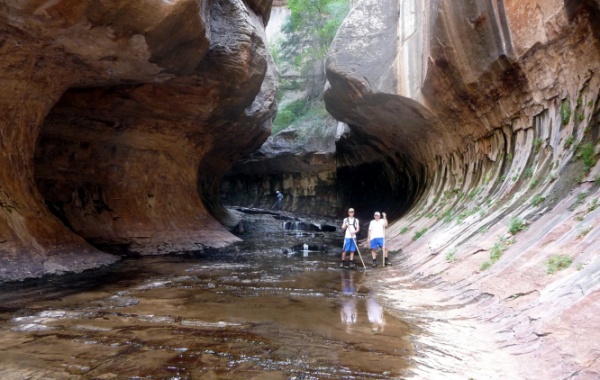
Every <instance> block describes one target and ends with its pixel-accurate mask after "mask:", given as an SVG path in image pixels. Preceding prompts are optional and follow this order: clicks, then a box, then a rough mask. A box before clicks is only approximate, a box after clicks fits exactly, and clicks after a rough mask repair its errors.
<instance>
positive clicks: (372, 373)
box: [0, 234, 410, 380]
mask: <svg viewBox="0 0 600 380" xmlns="http://www.w3.org/2000/svg"><path fill="white" fill-rule="evenodd" d="M277 236H278V237H280V238H281V239H283V240H284V241H286V242H288V241H289V240H290V239H289V237H286V236H285V235H284V234H279V235H277ZM337 238H338V240H339V237H337ZM268 240H270V241H272V242H273V243H274V244H276V245H281V241H280V242H277V239H274V238H273V237H271V238H270V239H268ZM263 248H264V247H263ZM235 250H236V252H235V253H236V254H235V255H234V254H233V252H229V253H227V252H225V253H219V254H217V255H205V256H203V257H181V256H168V257H149V258H143V259H136V260H127V261H125V262H123V263H121V264H120V265H118V266H116V267H113V268H110V269H109V270H108V271H105V272H104V273H95V274H94V276H93V277H86V276H79V277H71V278H55V279H50V280H46V281H43V282H40V283H39V284H28V285H21V286H19V287H12V288H4V289H2V290H0V302H1V304H0V379H3V380H7V379H71V378H73V379H249V378H250V379H251V378H256V379H259V378H260V379H289V378H292V379H294V378H295V379H313V378H314V379H323V378H333V379H338V378H339V379H346V378H373V379H379V378H394V377H401V376H402V375H403V374H404V373H405V369H406V366H407V360H408V355H409V353H410V344H409V341H408V326H407V325H406V324H405V323H404V322H403V321H401V320H399V319H396V318H394V317H392V316H390V315H388V314H387V313H386V311H385V310H383V308H382V307H381V306H380V304H379V303H378V301H377V299H376V298H374V297H373V295H372V294H371V292H370V291H369V289H367V288H366V287H365V285H364V280H365V276H368V275H369V273H368V272H366V273H364V272H360V271H348V270H340V269H337V268H336V267H337V264H338V261H337V260H338V259H337V254H333V253H326V252H309V253H307V254H308V256H307V257H304V256H305V255H304V254H303V253H295V254H282V253H279V252H278V251H277V250H272V251H269V250H264V249H262V250H261V251H256V252H253V251H251V250H248V245H247V243H245V245H244V246H242V247H241V248H240V247H236V248H235Z"/></svg>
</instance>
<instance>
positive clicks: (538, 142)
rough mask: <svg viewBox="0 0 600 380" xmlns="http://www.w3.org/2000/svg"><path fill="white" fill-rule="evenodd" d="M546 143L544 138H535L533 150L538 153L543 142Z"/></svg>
mask: <svg viewBox="0 0 600 380" xmlns="http://www.w3.org/2000/svg"><path fill="white" fill-rule="evenodd" d="M543 143H544V140H542V139H540V138H537V139H535V140H533V150H534V151H535V152H536V153H538V152H539V151H540V149H541V148H542V144H543Z"/></svg>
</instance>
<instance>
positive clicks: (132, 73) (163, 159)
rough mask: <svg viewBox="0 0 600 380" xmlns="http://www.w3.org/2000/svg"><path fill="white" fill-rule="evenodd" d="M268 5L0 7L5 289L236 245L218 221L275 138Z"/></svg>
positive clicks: (0, 276)
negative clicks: (232, 182) (236, 177)
mask: <svg viewBox="0 0 600 380" xmlns="http://www.w3.org/2000/svg"><path fill="white" fill-rule="evenodd" d="M270 7H271V2H270V1H269V0H267V1H262V0H249V1H246V2H242V1H239V0H221V1H196V0H178V1H171V2H163V1H137V0H129V1H123V2H108V3H107V2H102V3H101V2H95V1H82V2H78V3H77V4H74V3H73V2H70V1H62V0H61V1H25V2H24V1H17V0H14V1H12V0H9V1H8V2H6V1H5V2H3V4H2V5H0V51H1V52H2V58H1V59H0V80H1V81H2V83H3V87H2V89H1V90H0V115H1V116H0V131H1V135H0V143H1V144H2V153H1V154H0V206H1V207H0V268H2V269H1V273H0V281H7V280H18V279H23V278H27V277H37V276H41V275H44V274H47V273H62V272H65V271H76V272H77V271H81V270H84V269H87V268H91V267H96V266H99V265H105V264H108V263H111V262H114V261H115V259H116V258H115V256H112V255H108V254H106V253H103V252H101V251H99V250H98V249H97V247H100V248H102V249H103V250H106V251H109V252H115V253H125V254H156V253H169V252H175V251H182V250H184V251H190V250H192V251H194V250H202V249H204V248H205V247H211V246H222V245H224V244H227V243H229V242H232V241H235V240H237V238H236V237H234V236H233V235H231V234H230V233H229V232H228V231H227V230H226V229H225V228H224V227H223V226H222V224H221V223H219V221H217V220H216V219H215V218H214V217H213V216H211V213H212V215H215V216H216V218H217V219H219V220H220V221H221V222H223V223H225V224H234V223H235V220H233V219H232V217H230V216H229V214H228V213H227V212H226V211H225V209H224V208H223V207H222V206H221V205H220V203H219V201H218V196H219V188H220V183H221V177H222V175H223V173H225V172H226V171H227V170H229V168H230V167H231V165H232V164H233V163H234V162H235V161H237V159H238V158H239V157H241V156H243V155H245V154H248V153H250V152H252V151H254V150H256V149H257V148H258V147H259V146H260V145H261V144H262V143H263V142H264V141H265V140H266V138H267V137H268V136H269V134H270V125H271V118H272V116H273V114H274V109H275V101H274V99H275V93H276V73H275V72H274V70H273V65H272V61H271V58H270V56H269V54H268V51H267V50H266V48H265V44H264V39H265V38H264V26H265V24H266V22H267V21H268V17H269V14H270ZM90 243H91V244H93V245H91V244H90Z"/></svg>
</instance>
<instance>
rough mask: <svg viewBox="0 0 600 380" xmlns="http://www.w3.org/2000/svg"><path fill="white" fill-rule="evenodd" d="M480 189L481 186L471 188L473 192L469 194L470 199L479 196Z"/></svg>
mask: <svg viewBox="0 0 600 380" xmlns="http://www.w3.org/2000/svg"><path fill="white" fill-rule="evenodd" d="M480 191H481V189H479V188H477V189H473V190H471V192H470V193H469V195H468V197H469V199H471V200H473V199H474V198H475V197H476V196H477V194H479V192H480Z"/></svg>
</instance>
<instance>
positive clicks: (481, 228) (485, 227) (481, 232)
mask: <svg viewBox="0 0 600 380" xmlns="http://www.w3.org/2000/svg"><path fill="white" fill-rule="evenodd" d="M489 229H490V227H488V226H482V227H480V228H479V230H478V231H477V232H479V233H480V234H482V235H484V234H486V233H487V232H488V231H489Z"/></svg>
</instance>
